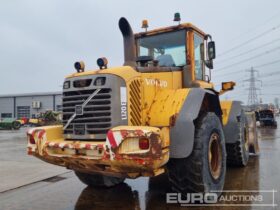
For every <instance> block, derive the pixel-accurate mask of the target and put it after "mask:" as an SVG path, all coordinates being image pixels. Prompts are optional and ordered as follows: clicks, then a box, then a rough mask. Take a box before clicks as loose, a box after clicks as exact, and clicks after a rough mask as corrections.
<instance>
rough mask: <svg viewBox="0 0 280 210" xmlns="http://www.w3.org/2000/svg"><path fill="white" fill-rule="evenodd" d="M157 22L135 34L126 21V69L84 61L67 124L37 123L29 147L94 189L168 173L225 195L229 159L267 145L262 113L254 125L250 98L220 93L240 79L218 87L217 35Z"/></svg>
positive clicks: (184, 184) (68, 83)
mask: <svg viewBox="0 0 280 210" xmlns="http://www.w3.org/2000/svg"><path fill="white" fill-rule="evenodd" d="M175 20H178V14H177V16H176V17H175ZM147 25H148V24H147V21H143V28H145V29H146V30H145V31H144V32H141V33H137V34H134V33H133V31H132V29H131V26H130V24H129V23H128V21H127V20H126V19H125V18H121V19H120V20H119V28H120V31H121V33H122V36H123V40H124V60H125V61H124V65H123V66H121V67H112V68H111V67H108V61H107V59H106V58H99V59H98V60H97V64H98V66H99V69H97V70H87V71H85V65H84V63H83V62H76V63H75V65H74V66H75V69H76V71H77V72H75V73H72V74H70V75H68V76H67V77H66V78H65V81H64V85H63V99H62V100H63V102H62V103H63V104H62V106H63V113H62V114H63V125H57V126H45V127H40V128H34V129H31V130H29V131H28V133H27V137H28V146H27V150H28V154H30V155H34V156H35V157H37V158H40V159H42V160H44V161H46V162H49V163H52V164H55V165H59V166H64V167H66V168H68V169H72V170H74V171H75V173H76V175H77V176H78V177H79V178H80V180H81V181H82V182H84V183H85V184H88V185H91V186H105V187H110V186H114V185H116V184H118V183H120V182H123V181H124V179H125V178H137V177H139V176H148V177H153V176H157V175H159V174H162V173H165V172H166V173H168V176H169V179H170V182H171V183H172V186H173V188H174V189H175V190H177V191H179V192H181V193H187V192H201V193H207V192H211V191H215V192H216V193H217V194H218V195H219V194H220V192H221V190H222V189H223V186H224V181H225V174H226V165H227V163H228V164H230V165H237V166H245V165H246V164H247V162H248V159H249V152H250V151H253V152H256V151H257V149H256V147H257V139H256V134H255V133H254V126H255V123H254V119H251V123H250V125H251V126H249V123H248V119H247V118H248V117H247V114H246V113H245V112H244V111H243V110H242V107H241V103H240V102H238V101H220V100H219V96H220V95H221V94H223V93H224V92H226V91H229V90H232V89H233V87H234V85H235V83H234V82H224V83H222V90H220V91H217V90H215V89H214V85H213V83H211V74H210V70H211V69H212V68H213V59H215V43H214V41H212V38H211V36H210V35H209V34H206V33H204V32H203V31H202V30H200V29H199V28H197V27H195V26H194V25H192V24H190V23H181V24H180V23H179V24H178V25H174V26H170V27H165V28H159V29H156V30H147ZM249 136H250V138H249ZM250 139H251V140H250Z"/></svg>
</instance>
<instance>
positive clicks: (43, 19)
mask: <svg viewBox="0 0 280 210" xmlns="http://www.w3.org/2000/svg"><path fill="white" fill-rule="evenodd" d="M279 8H280V1H279V0H266V1H256V0H231V1H229V0H226V1H225V0H211V1H209V0H196V1H190V0H173V1H165V0H153V1H151V0H141V1H132V0H118V1H113V0H110V1H109V0H102V1H101V0H100V1H97V0H96V1H93V0H91V1H90V0H83V1H78V0H60V1H57V0H1V3H0V36H1V39H0V65H1V77H0V94H12V93H28V92H44V91H60V90H61V85H62V82H63V78H64V76H65V75H67V74H69V73H72V72H74V71H75V70H74V68H73V64H74V62H75V61H78V60H83V61H85V63H86V69H96V68H97V66H96V59H97V58H98V57H102V56H106V57H107V58H108V60H109V66H119V65H122V64H123V49H122V46H123V45H122V36H121V33H120V32H119V29H118V20H119V18H120V17H122V16H124V17H126V18H127V19H128V20H129V22H130V23H131V25H132V27H133V30H134V31H135V32H139V31H142V29H141V21H142V19H148V20H149V25H150V28H149V29H154V28H157V27H162V26H169V25H173V24H174V22H173V21H172V20H173V14H174V13H175V12H180V13H181V17H182V22H191V23H193V24H194V25H197V26H198V27H200V28H201V29H202V30H203V31H205V32H207V33H210V34H211V35H212V37H213V38H214V40H215V41H216V48H217V54H218V57H217V59H216V60H215V61H214V65H215V69H214V70H213V72H212V79H213V81H214V82H215V84H220V83H221V82H222V81H229V80H236V81H237V84H238V86H237V87H236V89H235V90H234V92H232V93H228V94H226V95H225V97H228V98H230V99H239V100H243V101H244V102H245V103H247V92H246V91H245V89H246V87H247V84H246V82H242V81H243V80H245V79H247V78H248V77H249V73H248V72H245V71H244V70H245V69H249V68H250V67H255V68H256V69H258V70H259V79H262V87H261V89H262V90H261V93H262V94H264V95H260V97H261V98H262V100H263V101H264V102H270V101H271V102H272V101H273V100H274V98H275V97H279V94H280V88H279V87H278V85H280V80H279V79H280V73H279V74H277V73H278V72H277V71H279V72H280V61H279V62H276V63H274V64H270V65H269V64H268V63H271V62H273V61H277V60H280V56H279V55H280V10H279ZM266 32H267V33H266ZM248 51H250V52H248ZM246 60H247V61H246ZM264 64H268V65H264ZM275 72H276V73H275ZM277 94H278V95H277Z"/></svg>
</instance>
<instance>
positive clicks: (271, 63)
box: [214, 59, 280, 77]
mask: <svg viewBox="0 0 280 210" xmlns="http://www.w3.org/2000/svg"><path fill="white" fill-rule="evenodd" d="M276 63H280V59H279V60H275V61H272V62H269V63H264V64H260V65H258V66H254V68H261V67H264V66H269V65H273V64H276ZM244 70H247V69H242V70H237V71H233V72H231V73H226V74H227V75H231V74H236V73H239V72H242V71H244ZM214 71H215V70H214ZM226 74H222V75H217V77H219V76H224V75H226Z"/></svg>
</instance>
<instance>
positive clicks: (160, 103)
mask: <svg viewBox="0 0 280 210" xmlns="http://www.w3.org/2000/svg"><path fill="white" fill-rule="evenodd" d="M189 92H190V89H178V90H162V91H160V92H158V94H157V95H156V97H155V100H154V103H153V104H152V106H151V109H150V111H149V113H148V120H147V124H149V125H153V126H169V125H170V122H171V120H172V119H171V117H172V116H174V117H175V118H176V114H178V113H179V112H180V110H181V108H182V106H183V104H184V102H185V100H186V98H187V95H188V94H189Z"/></svg>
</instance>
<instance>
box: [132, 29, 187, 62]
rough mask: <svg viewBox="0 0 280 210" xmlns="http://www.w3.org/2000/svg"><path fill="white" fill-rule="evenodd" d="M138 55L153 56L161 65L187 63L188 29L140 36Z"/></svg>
mask: <svg viewBox="0 0 280 210" xmlns="http://www.w3.org/2000/svg"><path fill="white" fill-rule="evenodd" d="M137 42H138V45H137V46H138V56H152V57H153V59H154V60H158V62H159V66H167V67H172V66H185V65H186V31H185V30H181V31H176V32H168V33H163V34H157V35H154V36H147V37H143V38H139V39H138V40H137Z"/></svg>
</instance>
